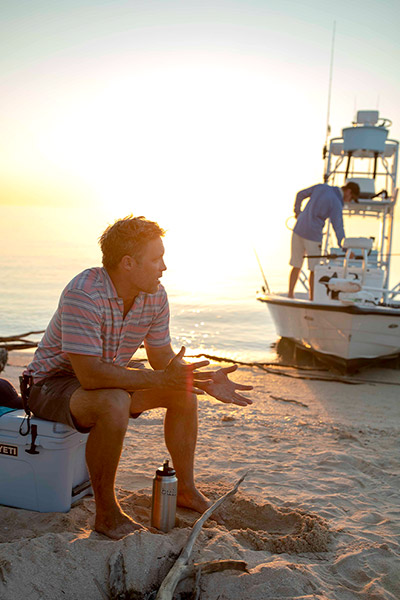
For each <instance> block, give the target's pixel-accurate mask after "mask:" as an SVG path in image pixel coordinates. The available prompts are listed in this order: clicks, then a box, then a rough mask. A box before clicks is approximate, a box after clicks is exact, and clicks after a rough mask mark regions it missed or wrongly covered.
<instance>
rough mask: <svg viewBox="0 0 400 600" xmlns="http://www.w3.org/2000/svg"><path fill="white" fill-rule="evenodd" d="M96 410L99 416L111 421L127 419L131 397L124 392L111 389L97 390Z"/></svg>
mask: <svg viewBox="0 0 400 600" xmlns="http://www.w3.org/2000/svg"><path fill="white" fill-rule="evenodd" d="M98 392H99V401H98V410H99V412H100V414H102V415H104V416H106V417H107V418H110V419H113V420H123V421H124V420H126V421H128V419H129V407H130V403H131V396H130V394H129V392H127V391H126V390H122V389H118V388H111V389H104V390H98Z"/></svg>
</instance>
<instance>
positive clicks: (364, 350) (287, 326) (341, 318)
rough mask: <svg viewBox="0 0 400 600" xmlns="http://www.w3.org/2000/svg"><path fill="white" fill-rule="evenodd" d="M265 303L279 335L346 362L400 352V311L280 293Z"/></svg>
mask: <svg viewBox="0 0 400 600" xmlns="http://www.w3.org/2000/svg"><path fill="white" fill-rule="evenodd" d="M258 299H259V300H260V301H261V302H265V303H266V304H267V306H268V308H269V311H270V313H271V317H272V319H273V321H274V324H275V328H276V331H277V334H278V335H279V336H280V337H283V338H288V339H291V340H293V341H295V342H296V343H297V344H300V345H302V346H304V347H305V348H308V349H310V350H312V351H313V352H315V353H318V354H320V355H326V357H332V358H336V359H338V360H339V361H340V362H343V363H347V362H349V363H351V362H354V361H358V360H360V359H362V360H372V359H376V358H384V357H388V356H396V355H397V354H399V353H400V310H398V309H390V308H384V307H372V308H363V307H360V306H355V305H353V304H351V305H342V304H338V305H331V304H330V305H324V304H316V303H313V302H310V301H305V300H297V299H290V298H287V297H284V296H279V295H265V296H262V297H259V298H258Z"/></svg>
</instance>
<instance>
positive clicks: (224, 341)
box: [0, 207, 287, 361]
mask: <svg viewBox="0 0 400 600" xmlns="http://www.w3.org/2000/svg"><path fill="white" fill-rule="evenodd" d="M1 214H2V219H1V224H0V236H1V243H0V281H1V284H0V336H9V335H19V334H23V333H26V332H28V331H40V330H43V329H45V327H46V326H47V323H48V322H49V320H50V318H51V316H52V314H53V312H54V310H55V308H56V306H57V302H58V298H59V295H60V293H61V291H62V289H63V288H64V286H65V285H66V284H67V283H68V281H70V279H71V278H72V277H73V276H74V275H76V274H77V273H79V272H80V271H82V270H83V269H85V268H87V267H90V266H95V265H99V264H100V262H101V261H100V252H99V249H98V246H97V240H96V237H97V232H98V231H101V230H102V229H101V228H100V229H96V234H95V233H93V234H92V233H91V234H90V235H86V236H85V235H83V234H82V232H81V227H80V225H78V224H77V223H75V224H74V223H73V222H72V223H71V221H70V220H69V219H68V216H67V214H66V213H65V212H63V211H61V212H60V211H53V213H52V216H51V218H50V216H49V211H48V209H46V210H44V209H40V208H36V209H35V211H34V212H32V213H29V211H27V210H26V209H22V207H14V208H8V209H7V210H6V209H5V208H4V207H2V208H1ZM94 229H95V228H94ZM166 246H167V243H166ZM228 250H229V249H228ZM225 251H226V249H225ZM180 263H181V261H180V258H179V255H173V256H172V257H171V258H170V260H169V267H168V270H167V271H166V273H165V274H164V277H163V284H164V285H165V287H166V289H167V291H168V295H169V300H170V307H171V335H172V343H173V346H174V348H175V349H176V350H178V349H179V348H180V346H181V345H184V346H185V347H186V349H187V350H186V354H187V355H190V354H198V353H206V354H212V355H217V356H221V357H228V358H232V359H235V360H242V361H263V360H265V361H269V360H271V359H273V358H274V350H273V348H272V345H273V343H274V342H275V341H276V334H275V329H274V326H273V323H272V321H271V319H270V316H269V312H268V309H267V308H266V306H265V305H263V304H261V303H260V302H258V301H257V300H256V292H257V290H259V289H260V287H261V284H262V279H261V275H260V272H259V270H258V265H257V264H256V260H255V257H254V255H251V254H249V264H248V266H247V265H246V261H245V262H244V264H243V266H242V267H241V268H239V267H238V266H236V268H235V265H233V267H232V265H231V268H230V269H229V268H225V270H224V269H221V267H220V265H219V263H218V260H217V258H216V259H214V264H210V265H209V266H208V267H207V272H206V274H205V272H204V271H200V272H199V276H198V277H193V273H192V275H191V276H190V277H189V274H188V271H187V262H184V264H183V265H181V264H180ZM167 264H168V263H167ZM213 269H214V270H213ZM194 272H195V274H196V267H194ZM283 275H284V278H283V279H282V284H283V281H284V280H286V275H287V267H286V268H285V271H284V273H283ZM30 339H32V340H38V339H40V335H33V336H31V338H30Z"/></svg>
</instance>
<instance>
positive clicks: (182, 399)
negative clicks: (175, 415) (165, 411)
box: [167, 390, 197, 411]
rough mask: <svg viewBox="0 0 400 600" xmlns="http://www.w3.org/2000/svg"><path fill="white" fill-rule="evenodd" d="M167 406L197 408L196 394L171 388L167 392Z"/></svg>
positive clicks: (183, 408) (186, 408) (187, 408)
mask: <svg viewBox="0 0 400 600" xmlns="http://www.w3.org/2000/svg"><path fill="white" fill-rule="evenodd" d="M167 402H168V405H167V408H174V409H178V410H180V411H182V410H197V396H196V394H192V393H191V392H185V391H182V392H177V391H174V390H171V392H170V393H169V394H168V399H167Z"/></svg>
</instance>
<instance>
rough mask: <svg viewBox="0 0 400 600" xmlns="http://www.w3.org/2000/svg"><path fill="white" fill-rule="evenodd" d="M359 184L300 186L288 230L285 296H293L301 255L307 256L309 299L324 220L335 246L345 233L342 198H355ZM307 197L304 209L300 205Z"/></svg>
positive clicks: (311, 292)
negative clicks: (289, 243) (288, 267)
mask: <svg viewBox="0 0 400 600" xmlns="http://www.w3.org/2000/svg"><path fill="white" fill-rule="evenodd" d="M359 195H360V188H359V186H358V184H357V183H355V182H353V181H350V182H348V183H346V185H344V186H343V187H342V188H339V187H333V186H330V185H328V184H326V183H320V184H317V185H313V186H312V187H310V188H307V189H304V190H301V191H300V192H298V194H297V196H296V201H295V205H294V214H295V217H296V219H297V222H296V225H295V227H294V229H293V234H292V248H291V256H290V261H289V264H290V265H291V266H292V270H291V272H290V278H289V293H288V297H289V298H293V297H294V288H295V286H296V283H297V280H298V278H299V275H300V271H301V268H302V266H303V261H304V258H305V257H306V256H307V257H308V268H309V271H310V275H309V288H310V300H312V299H313V295H314V269H315V266H316V264H317V263H318V258H312V257H317V256H319V255H320V254H321V243H322V231H323V229H324V225H325V221H326V220H327V219H330V220H331V223H332V226H333V229H334V230H335V234H336V237H337V241H338V244H339V246H341V243H342V240H343V238H344V237H345V235H344V228H343V205H344V202H351V201H352V200H353V201H355V202H357V201H358V197H359ZM306 198H310V200H309V201H308V202H307V205H306V207H305V209H304V210H303V211H302V210H301V205H302V203H303V201H304V200H305V199H306Z"/></svg>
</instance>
